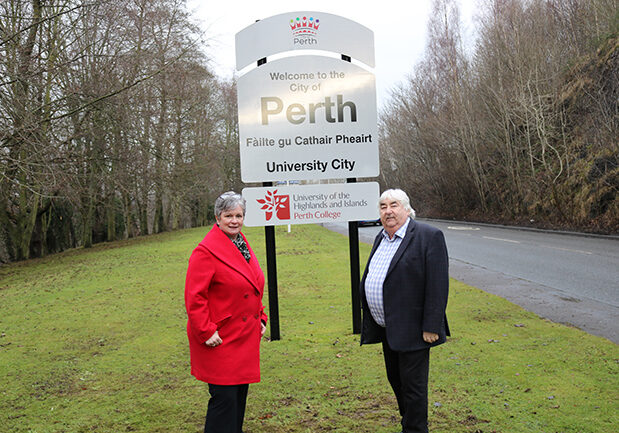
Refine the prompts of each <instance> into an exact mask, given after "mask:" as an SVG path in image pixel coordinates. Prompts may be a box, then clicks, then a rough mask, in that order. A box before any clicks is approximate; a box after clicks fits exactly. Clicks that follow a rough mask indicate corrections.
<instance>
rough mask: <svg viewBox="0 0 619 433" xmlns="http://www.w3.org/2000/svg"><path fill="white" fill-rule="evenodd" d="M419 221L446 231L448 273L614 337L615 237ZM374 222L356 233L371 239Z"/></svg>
mask: <svg viewBox="0 0 619 433" xmlns="http://www.w3.org/2000/svg"><path fill="white" fill-rule="evenodd" d="M423 221H424V222H426V223H428V224H431V225H433V226H435V227H438V228H440V229H441V230H442V231H443V233H444V234H445V240H446V242H447V249H448V252H449V256H450V276H451V277H453V278H455V279H457V280H459V281H462V282H464V283H466V284H469V285H471V286H475V287H478V288H480V289H482V290H484V291H486V292H489V293H493V294H496V295H498V296H501V297H503V298H505V299H507V300H509V301H511V302H513V303H515V304H517V305H520V306H521V307H523V308H525V309H526V310H529V311H532V312H534V313H536V314H538V315H539V316H541V317H544V318H546V319H549V320H552V321H553V322H557V323H563V324H568V325H571V326H576V327H578V328H580V329H582V330H584V331H586V332H588V333H590V334H593V335H598V336H602V337H605V338H608V339H609V340H611V341H613V342H614V343H616V344H619V237H603V236H588V235H578V234H566V233H558V232H549V231H540V230H523V229H518V228H510V227H503V226H492V225H485V224H484V225H479V224H469V223H462V222H450V221H436V220H423ZM325 227H327V228H330V229H332V230H335V231H338V232H341V233H345V234H347V232H348V225H347V224H340V223H337V224H325ZM379 230H380V227H362V228H360V229H359V238H360V240H361V241H362V242H367V243H370V244H371V243H372V242H373V240H374V237H375V235H376V233H377V232H378V231H379ZM362 266H364V264H362Z"/></svg>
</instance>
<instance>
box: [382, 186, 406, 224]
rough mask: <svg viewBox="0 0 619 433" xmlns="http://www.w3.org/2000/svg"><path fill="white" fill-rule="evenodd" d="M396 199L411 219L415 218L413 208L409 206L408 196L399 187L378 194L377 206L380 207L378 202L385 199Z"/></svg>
mask: <svg viewBox="0 0 619 433" xmlns="http://www.w3.org/2000/svg"><path fill="white" fill-rule="evenodd" d="M389 199H391V200H397V201H398V202H400V204H401V205H402V206H403V207H404V209H406V210H407V211H408V213H409V215H410V216H411V218H412V219H415V209H413V208H412V207H411V201H410V200H409V198H408V195H406V193H405V192H404V191H402V190H401V189H388V190H386V191H385V192H383V193H382V194H381V195H380V199H378V207H379V209H380V204H381V203H382V202H384V201H385V200H389Z"/></svg>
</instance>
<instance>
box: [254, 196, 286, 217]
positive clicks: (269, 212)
mask: <svg viewBox="0 0 619 433" xmlns="http://www.w3.org/2000/svg"><path fill="white" fill-rule="evenodd" d="M256 201H257V202H258V203H260V204H261V205H262V207H261V208H260V209H262V210H263V211H265V212H264V213H265V215H266V217H267V221H269V220H270V219H271V217H272V216H273V213H275V215H277V218H278V219H280V220H289V219H290V196H288V195H277V190H275V191H273V192H271V191H267V194H266V195H265V196H264V199H257V200H256Z"/></svg>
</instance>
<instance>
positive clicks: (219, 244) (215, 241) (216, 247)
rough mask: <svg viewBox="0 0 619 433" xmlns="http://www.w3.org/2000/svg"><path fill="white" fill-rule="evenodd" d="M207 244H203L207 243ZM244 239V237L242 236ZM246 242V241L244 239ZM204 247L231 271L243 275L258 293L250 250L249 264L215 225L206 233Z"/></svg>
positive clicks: (253, 256) (254, 258) (253, 258)
mask: <svg viewBox="0 0 619 433" xmlns="http://www.w3.org/2000/svg"><path fill="white" fill-rule="evenodd" d="M207 239H208V242H205V241H207ZM243 239H245V236H243ZM245 242H247V239H245ZM203 245H204V247H206V249H208V250H209V251H210V252H211V253H212V254H213V255H214V256H215V257H217V258H218V259H219V260H221V262H222V263H223V264H225V265H226V266H229V267H230V268H231V269H233V270H235V271H236V272H238V273H240V274H241V275H243V276H244V277H245V278H246V279H247V281H249V282H250V283H251V284H252V286H254V287H255V288H256V289H257V290H258V291H260V289H261V288H260V287H259V284H258V278H257V276H256V273H255V271H254V269H252V265H254V264H255V263H254V262H256V257H255V255H254V253H253V251H252V250H251V248H250V249H249V250H250V252H251V255H252V258H251V259H250V263H248V262H247V260H245V257H243V254H241V252H240V251H239V249H238V248H237V247H236V245H234V243H232V241H231V240H230V238H228V236H226V234H225V233H224V232H223V231H221V229H220V228H219V227H218V226H217V224H215V225H214V226H213V228H212V229H211V231H209V232H208V234H207V235H206V237H205V238H204V241H203Z"/></svg>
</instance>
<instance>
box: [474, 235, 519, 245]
mask: <svg viewBox="0 0 619 433" xmlns="http://www.w3.org/2000/svg"><path fill="white" fill-rule="evenodd" d="M482 237H483V238H484V239H491V240H493V241H502V242H511V243H512V244H519V243H520V242H519V241H513V240H511V239H501V238H491V237H490V236H482Z"/></svg>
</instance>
